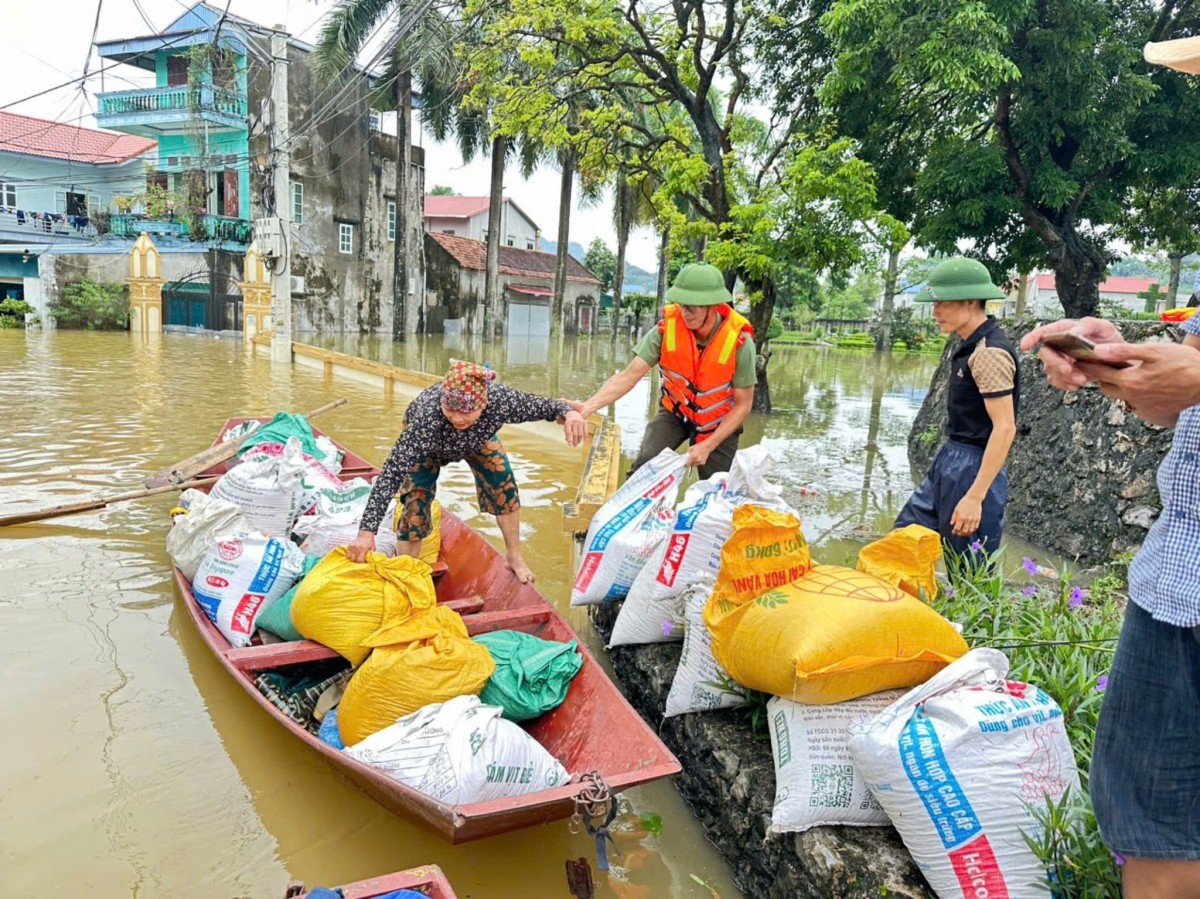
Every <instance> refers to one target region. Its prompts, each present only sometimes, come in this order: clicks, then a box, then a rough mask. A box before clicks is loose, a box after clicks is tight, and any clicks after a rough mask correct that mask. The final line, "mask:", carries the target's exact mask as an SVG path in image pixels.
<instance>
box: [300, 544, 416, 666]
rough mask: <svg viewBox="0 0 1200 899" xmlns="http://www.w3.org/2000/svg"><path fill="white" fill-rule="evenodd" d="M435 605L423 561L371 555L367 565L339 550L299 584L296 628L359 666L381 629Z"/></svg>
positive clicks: (322, 561) (410, 557)
mask: <svg viewBox="0 0 1200 899" xmlns="http://www.w3.org/2000/svg"><path fill="white" fill-rule="evenodd" d="M436 604H437V595H436V594H435V593H434V591H433V579H432V577H431V576H430V574H429V566H428V565H426V564H425V563H424V562H422V561H421V560H420V559H414V558H413V557H412V556H396V557H395V558H390V557H389V556H385V555H384V554H383V553H375V552H371V553H367V561H366V562H351V561H350V560H349V559H347V558H346V548H345V547H344V546H339V547H337V548H336V549H334V550H332V551H331V552H330V553H329V554H328V555H327V556H325V558H324V559H322V560H321V562H320V564H318V565H317V567H316V568H314V569H313V570H312V571H310V572H309V573H308V576H307V577H305V578H304V580H303V581H301V583H300V587H299V589H297V590H296V596H295V597H294V598H293V599H292V624H293V625H295V627H296V630H298V631H299V632H300V633H302V634H303V635H304V636H305V637H307V638H308V639H309V640H316V641H317V642H318V643H323V644H325V645H326V646H328V647H329V648H330V649H333V650H336V651H337V652H338V653H339V654H340V655H343V656H345V657H346V658H347V659H349V661H350V664H352V665H358V664H361V662H362V661H363V659H365V658H366V657H367V655H368V654H369V653H370V652H371V650H370V648H369V647H367V646H365V645H363V641H364V640H365V639H366V638H367V637H369V636H370V635H371V634H373V633H375V631H377V630H379V627H380V625H382V624H383V623H384V622H391V621H397V620H399V621H403V620H404V619H406V618H408V616H410V615H411V614H412V613H413V612H415V611H418V610H420V609H429V608H432V607H433V606H435V605H436Z"/></svg>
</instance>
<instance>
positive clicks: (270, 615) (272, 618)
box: [257, 556, 322, 641]
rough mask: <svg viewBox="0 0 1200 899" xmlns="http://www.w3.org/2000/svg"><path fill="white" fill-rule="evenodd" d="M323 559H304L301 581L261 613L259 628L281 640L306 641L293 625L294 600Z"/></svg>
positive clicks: (314, 557) (309, 557)
mask: <svg viewBox="0 0 1200 899" xmlns="http://www.w3.org/2000/svg"><path fill="white" fill-rule="evenodd" d="M321 558H322V557H321V556H305V557H304V570H303V571H301V573H300V580H298V581H296V583H295V584H293V585H292V587H291V589H290V590H288V592H287V593H285V594H283V596H281V597H279V599H277V600H276V601H275V602H273V603H271V605H269V606H267V607H266V608H265V609H264V610H263V611H262V612H260V613H259V616H258V622H257V624H258V627H260V628H261V629H262V630H265V631H270V632H271V633H272V634H274V635H275V636H276V637H279V638H280V639H281V640H289V641H293V640H303V639H304V635H303V634H302V633H300V632H299V631H298V630H296V625H294V624H292V600H294V599H295V598H296V591H297V590H299V589H300V585H301V584H303V583H304V578H306V577H308V575H309V573H310V572H311V571H312V570H313V569H314V568H316V567H317V566H318V565H320V564H321Z"/></svg>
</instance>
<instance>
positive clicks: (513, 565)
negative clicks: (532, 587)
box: [508, 556, 535, 584]
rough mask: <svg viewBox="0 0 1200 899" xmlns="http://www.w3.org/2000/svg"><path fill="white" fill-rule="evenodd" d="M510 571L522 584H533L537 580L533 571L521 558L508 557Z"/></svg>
mask: <svg viewBox="0 0 1200 899" xmlns="http://www.w3.org/2000/svg"><path fill="white" fill-rule="evenodd" d="M508 570H509V571H511V572H512V573H513V574H515V575H516V576H517V580H519V581H520V582H521V583H522V584H532V583H533V582H534V580H535V578H534V574H533V569H531V568H530V567H529V566H528V565H526V564H525V560H524V559H523V558H521V557H520V556H509V557H508Z"/></svg>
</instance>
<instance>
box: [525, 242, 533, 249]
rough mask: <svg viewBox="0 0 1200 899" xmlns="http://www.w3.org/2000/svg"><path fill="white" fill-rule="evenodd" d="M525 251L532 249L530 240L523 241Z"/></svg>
mask: <svg viewBox="0 0 1200 899" xmlns="http://www.w3.org/2000/svg"><path fill="white" fill-rule="evenodd" d="M525 249H527V250H532V249H533V241H532V240H527V241H525Z"/></svg>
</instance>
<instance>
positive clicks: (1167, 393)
mask: <svg viewBox="0 0 1200 899" xmlns="http://www.w3.org/2000/svg"><path fill="white" fill-rule="evenodd" d="M1198 324H1200V323H1198ZM1197 350H1200V336H1198V335H1196V334H1185V335H1184V338H1183V343H1181V344H1180V343H1174V342H1172V341H1152V342H1150V343H1126V344H1112V345H1108V346H1097V347H1096V355H1097V357H1099V358H1101V359H1105V360H1108V361H1111V362H1127V363H1130V365H1129V367H1128V368H1113V367H1112V366H1110V365H1101V364H1099V363H1090V362H1080V363H1078V366H1079V370H1080V371H1081V372H1082V373H1083V374H1084V375H1085V376H1086V377H1087V378H1088V380H1091V381H1095V382H1097V383H1098V384H1099V385H1100V389H1101V390H1102V391H1104V394H1105V395H1106V396H1109V397H1112V398H1113V399H1119V400H1122V401H1124V402H1125V404H1126V405H1127V406H1128V407H1129V409H1130V411H1132V412H1133V414H1134V415H1136V416H1137V417H1138V418H1140V419H1142V420H1143V421H1148V422H1150V424H1154V425H1158V426H1159V427H1163V428H1173V427H1175V422H1176V421H1178V419H1179V413H1180V412H1182V411H1183V410H1184V409H1187V408H1190V407H1191V406H1195V405H1197V404H1200V353H1198V352H1197Z"/></svg>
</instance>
